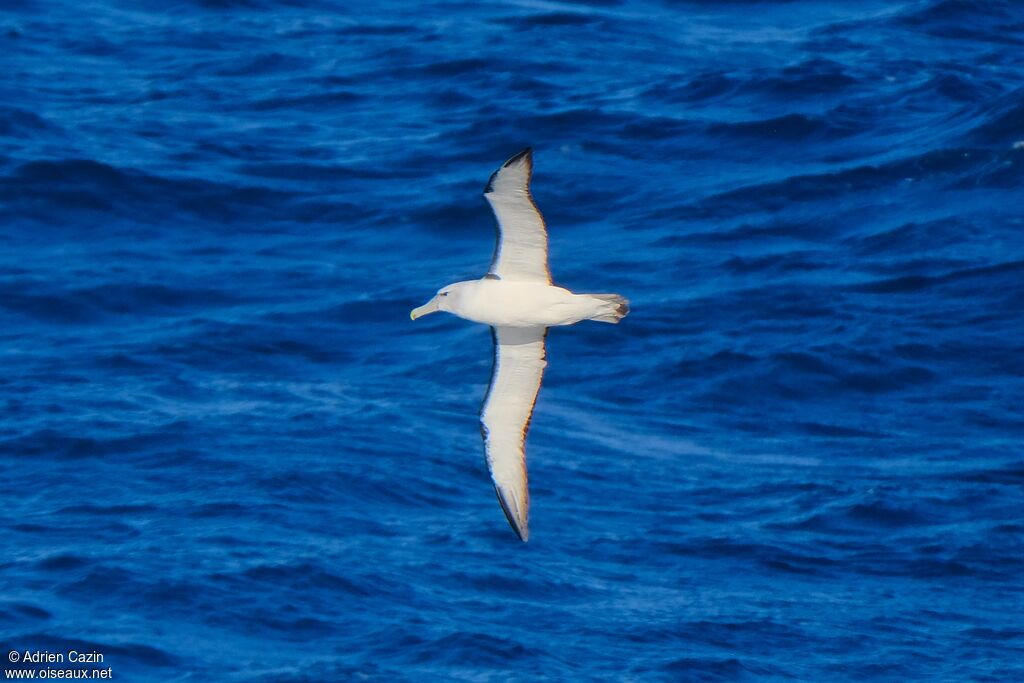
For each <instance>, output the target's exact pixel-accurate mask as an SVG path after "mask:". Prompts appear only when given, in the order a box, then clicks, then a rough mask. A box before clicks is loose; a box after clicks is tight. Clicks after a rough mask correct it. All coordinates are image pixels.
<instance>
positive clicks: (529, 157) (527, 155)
mask: <svg viewBox="0 0 1024 683" xmlns="http://www.w3.org/2000/svg"><path fill="white" fill-rule="evenodd" d="M520 159H526V163H528V164H530V166H533V148H532V147H527V148H526V149H524V150H523V151H521V152H519V153H518V154H514V155H513V156H511V157H509V158H508V160H507V161H506V162H505V163H503V164H502V165H501V168H508V167H509V166H511V165H512V164H514V163H516V162H518V161H519V160H520ZM501 168H499V169H498V170H497V171H495V172H494V173H492V174H491V177H490V178H488V179H487V185H486V186H485V187H484V194H490V193H491V192H494V179H495V178H496V177H498V174H499V173H501Z"/></svg>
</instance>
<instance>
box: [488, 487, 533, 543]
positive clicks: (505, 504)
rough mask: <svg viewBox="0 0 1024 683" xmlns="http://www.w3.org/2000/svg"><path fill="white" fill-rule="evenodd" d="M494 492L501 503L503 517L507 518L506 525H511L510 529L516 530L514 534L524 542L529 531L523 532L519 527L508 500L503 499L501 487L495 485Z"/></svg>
mask: <svg viewBox="0 0 1024 683" xmlns="http://www.w3.org/2000/svg"><path fill="white" fill-rule="evenodd" d="M494 493H495V494H497V496H498V504H499V505H501V511H502V512H504V513H505V519H507V520H508V525H509V526H510V527H512V531H514V532H516V536H518V537H519V540H520V541H522V542H523V543H526V540H527V539H528V538H529V536H528V535H527V534H529V532H528V531H527V532H525V533H524V531H525V530H523V529H520V528H519V524H518V523H517V522H516V516H515V514H514V513H513V512H512V508H510V507H509V505H508V502H506V501H505V496H504V495H503V494H502V493H501V489H500V488H499V487H498V486H497V485H495V487H494Z"/></svg>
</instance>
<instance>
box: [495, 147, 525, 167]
mask: <svg viewBox="0 0 1024 683" xmlns="http://www.w3.org/2000/svg"><path fill="white" fill-rule="evenodd" d="M524 157H525V158H526V160H527V161H532V160H533V148H532V147H527V148H526V149H524V150H523V151H522V152H519V153H518V154H516V155H515V156H512V157H510V158H509V160H508V161H506V162H505V163H504V164H502V165H501V167H502V168H508V167H509V166H511V165H512V164H514V163H516V162H517V161H519V160H520V159H522V158H524Z"/></svg>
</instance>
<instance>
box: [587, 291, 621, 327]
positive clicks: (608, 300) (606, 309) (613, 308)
mask: <svg viewBox="0 0 1024 683" xmlns="http://www.w3.org/2000/svg"><path fill="white" fill-rule="evenodd" d="M585 296H589V297H590V298H591V299H594V300H596V301H597V302H599V304H600V307H599V308H598V310H597V313H596V314H595V315H592V316H590V319H591V320H598V321H600V322H603V323H617V322H619V321H620V320H622V319H623V318H625V317H626V314H627V313H629V301H628V300H627V299H626V297H624V296H619V295H618V294H586V295H585Z"/></svg>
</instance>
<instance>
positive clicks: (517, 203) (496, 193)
mask: <svg viewBox="0 0 1024 683" xmlns="http://www.w3.org/2000/svg"><path fill="white" fill-rule="evenodd" d="M532 173H533V152H532V150H530V148H529V147H527V148H526V149H524V150H523V151H522V152H520V153H519V154H516V155H515V156H514V157H512V158H511V159H509V160H508V161H506V162H505V163H504V164H502V166H501V168H499V169H498V170H497V171H495V172H494V174H493V175H491V179H490V180H489V181H487V187H486V188H484V197H485V198H486V199H487V202H488V203H489V204H490V205H491V209H492V210H493V211H494V217H495V218H496V219H497V221H498V242H497V244H496V245H495V247H494V259H493V260H492V261H491V267H490V269H489V270H488V274H489V275H492V276H497V277H499V278H501V279H503V280H518V281H524V282H546V283H548V284H550V283H551V271H549V270H548V229H547V227H546V226H545V225H544V218H543V217H542V216H541V215H540V211H539V210H538V209H537V205H536V204H534V203H533V197H532V196H531V195H530V176H531V175H532Z"/></svg>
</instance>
